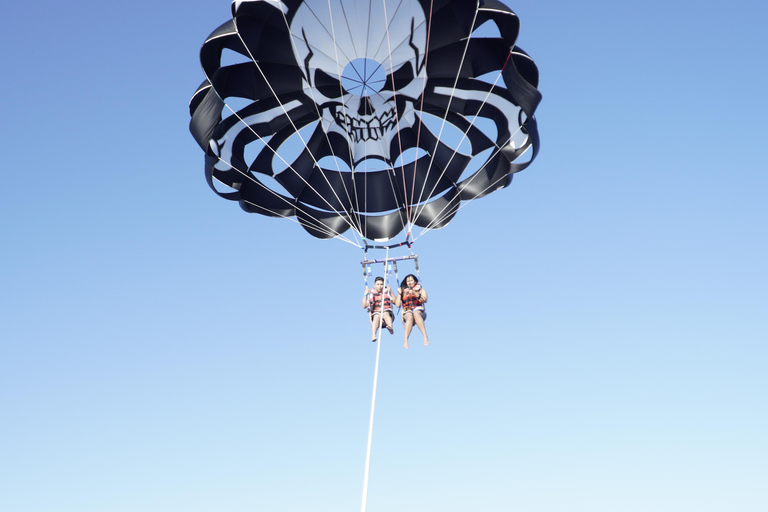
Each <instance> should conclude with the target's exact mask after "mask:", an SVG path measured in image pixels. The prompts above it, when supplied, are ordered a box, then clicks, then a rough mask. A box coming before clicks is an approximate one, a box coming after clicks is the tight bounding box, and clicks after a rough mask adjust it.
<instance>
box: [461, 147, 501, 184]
mask: <svg viewBox="0 0 768 512" xmlns="http://www.w3.org/2000/svg"><path fill="white" fill-rule="evenodd" d="M496 151H497V149H496V148H488V149H486V150H485V151H481V152H480V153H478V154H477V155H475V156H474V157H473V158H472V160H470V161H469V163H468V164H467V167H466V168H465V169H464V171H463V172H462V173H461V178H459V179H460V180H463V179H466V178H468V177H470V176H472V175H473V174H475V173H476V172H477V171H479V170H480V169H482V168H483V166H485V165H486V164H487V163H488V161H489V160H490V159H491V157H492V156H493V155H494V153H495V152H496Z"/></svg>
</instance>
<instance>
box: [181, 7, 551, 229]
mask: <svg viewBox="0 0 768 512" xmlns="http://www.w3.org/2000/svg"><path fill="white" fill-rule="evenodd" d="M518 31H519V20H518V18H517V16H516V15H515V14H514V13H513V12H512V11H511V10H510V9H509V8H508V7H506V6H505V5H504V4H502V3H500V2H497V1H495V0H480V1H479V2H478V1H477V0H474V1H473V0H434V1H430V0H303V1H302V0H284V1H280V0H238V1H235V2H233V3H232V19H231V20H229V21H227V22H226V23H224V24H223V25H221V26H220V27H219V28H218V29H216V30H215V31H214V32H213V33H212V34H211V35H210V36H209V37H208V39H207V40H206V41H205V43H204V44H203V47H202V49H201V51H200V60H201V64H202V67H203V71H204V73H205V77H206V79H205V81H204V82H203V83H202V85H201V86H200V87H199V88H198V90H197V91H196V92H195V94H194V96H193V97H192V100H191V102H190V114H191V117H192V119H191V122H190V130H191V132H192V134H193V136H194V138H195V140H196V141H197V143H198V144H199V145H200V147H201V148H202V149H203V150H204V151H205V154H206V158H205V175H206V178H207V180H208V184H209V185H210V186H211V188H212V189H213V190H214V191H215V192H216V193H217V194H219V195H220V196H221V197H224V198H226V199H230V200H233V201H238V202H239V203H240V206H241V207H242V208H243V209H245V210H246V211H248V212H253V213H260V214H263V215H267V216H274V217H285V218H292V219H294V220H297V221H298V222H299V223H300V224H301V225H302V226H303V227H304V228H305V229H306V230H307V231H308V232H309V233H310V234H312V235H313V236H315V237H318V238H333V237H340V238H343V237H342V233H344V232H345V231H347V230H348V229H350V228H351V229H352V230H353V233H355V235H354V236H355V238H357V235H359V236H361V237H362V238H364V239H369V240H375V241H386V240H390V239H392V238H393V237H395V236H397V235H398V234H399V233H400V232H401V231H402V230H403V229H404V228H407V229H408V230H409V231H410V229H411V227H412V226H413V225H416V226H420V227H422V228H424V229H425V230H429V229H436V228H441V227H444V226H445V225H447V224H448V222H450V220H451V219H452V218H453V217H454V215H455V214H456V212H457V210H458V209H459V208H460V206H461V203H462V201H470V200H473V199H475V198H478V197H482V196H485V195H487V194H489V193H490V192H493V191H495V190H498V189H501V188H504V187H506V186H507V185H509V183H510V182H511V180H512V175H513V174H514V173H516V172H518V171H520V170H522V169H524V168H525V167H527V166H528V165H529V164H530V163H531V162H532V161H533V159H534V158H535V156H536V153H537V152H538V146H539V140H538V131H537V126H536V119H535V116H534V112H535V110H536V107H537V105H538V103H539V101H540V100H541V94H540V93H539V91H538V90H537V87H538V69H537V68H536V65H535V63H534V62H533V60H532V59H531V58H530V57H529V56H528V55H527V54H526V53H525V52H524V51H523V50H521V49H520V48H518V47H517V46H516V40H517V36H518Z"/></svg>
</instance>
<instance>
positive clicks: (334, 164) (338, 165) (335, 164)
mask: <svg viewBox="0 0 768 512" xmlns="http://www.w3.org/2000/svg"><path fill="white" fill-rule="evenodd" d="M317 166H318V167H320V168H321V169H326V170H329V171H337V172H352V169H350V168H349V165H347V162H345V161H344V160H342V159H341V158H339V157H337V156H332V155H326V156H324V157H322V158H321V159H320V160H318V161H317Z"/></svg>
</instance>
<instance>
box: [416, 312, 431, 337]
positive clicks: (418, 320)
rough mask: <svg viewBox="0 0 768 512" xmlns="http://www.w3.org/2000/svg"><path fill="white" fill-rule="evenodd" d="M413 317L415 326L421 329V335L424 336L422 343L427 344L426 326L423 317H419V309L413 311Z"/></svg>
mask: <svg viewBox="0 0 768 512" xmlns="http://www.w3.org/2000/svg"><path fill="white" fill-rule="evenodd" d="M413 318H414V320H415V321H416V327H418V328H419V330H420V331H421V335H422V336H424V344H425V345H429V338H428V337H427V328H426V326H425V325H424V319H423V318H422V317H421V311H418V310H417V311H414V312H413Z"/></svg>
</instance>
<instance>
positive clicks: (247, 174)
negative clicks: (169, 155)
mask: <svg viewBox="0 0 768 512" xmlns="http://www.w3.org/2000/svg"><path fill="white" fill-rule="evenodd" d="M214 92H216V90H215V89H214ZM216 95H217V96H218V92H216ZM219 99H221V101H222V102H223V103H224V106H226V107H227V109H229V111H230V112H232V115H234V116H235V117H236V118H237V119H238V120H239V121H240V122H241V123H242V124H243V125H244V126H245V127H246V128H248V130H250V132H251V133H253V134H254V135H255V136H256V137H257V138H258V139H259V141H261V142H263V143H264V147H266V148H267V149H269V150H270V151H271V152H272V154H274V155H275V156H277V157H278V158H279V159H280V160H281V161H282V162H283V163H284V164H285V165H286V167H287V168H288V169H290V170H292V171H293V172H294V173H295V174H296V176H298V177H299V178H300V179H301V180H302V181H303V182H304V184H305V185H306V186H307V187H309V188H310V189H311V190H312V191H314V192H315V193H317V195H318V196H319V197H321V198H322V199H323V200H324V201H325V204H327V205H328V207H329V209H330V210H332V211H333V213H335V214H336V215H338V216H339V217H341V218H342V219H344V222H346V223H347V225H348V226H349V227H351V228H352V229H353V231H357V228H356V227H355V226H354V225H353V224H352V223H351V222H350V221H349V220H347V219H346V218H345V217H344V216H343V215H342V214H341V213H340V212H339V211H338V210H336V209H335V208H334V207H333V205H331V203H329V202H328V200H327V199H325V198H324V197H323V196H322V195H320V194H319V193H318V192H317V191H316V190H315V189H314V187H312V185H310V184H309V182H307V180H306V179H305V178H304V177H303V176H302V175H301V174H300V173H299V172H297V171H296V170H295V169H294V168H293V167H292V166H291V164H289V163H288V162H286V161H285V159H284V158H283V156H282V155H281V154H280V153H278V152H277V150H276V149H274V148H272V146H270V145H269V143H268V142H267V141H265V140H264V139H263V138H262V137H261V135H260V134H259V133H258V132H257V131H256V130H254V129H253V127H252V126H251V125H249V124H248V123H246V122H245V121H244V120H243V118H242V117H240V115H239V114H238V113H237V112H235V110H234V109H233V108H232V107H230V106H229V105H228V104H227V102H226V101H224V99H223V98H221V96H219ZM279 101H280V100H279V99H278V102H279ZM281 106H282V104H281ZM283 111H284V112H285V107H283ZM286 116H287V117H288V119H289V120H290V115H288V114H287V112H286ZM217 158H218V159H219V161H221V162H224V163H225V164H227V165H228V166H229V167H230V168H232V169H234V170H235V171H237V172H238V173H240V174H242V175H243V176H245V177H246V178H248V179H249V180H251V181H253V182H254V183H257V184H259V185H262V186H263V187H264V188H265V189H266V190H268V191H269V192H270V193H272V194H273V195H276V196H277V197H280V194H278V193H277V192H275V191H274V190H272V189H270V188H269V187H266V186H264V185H263V184H262V183H261V182H260V181H259V180H257V179H256V178H254V177H253V176H251V174H250V173H249V172H244V171H242V170H240V169H238V168H236V167H235V166H233V165H232V163H231V162H227V161H226V160H224V159H223V158H221V157H217ZM313 159H314V157H313ZM326 181H328V180H327V178H326ZM334 195H335V192H334ZM336 199H337V200H338V196H337V197H336ZM291 206H293V207H295V208H296V209H297V210H299V211H301V212H302V213H304V214H306V215H307V216H308V217H310V218H311V219H312V220H313V221H315V222H316V223H317V224H318V225H319V226H323V228H320V231H324V230H325V232H326V233H328V234H333V235H334V237H339V236H340V235H339V234H338V233H336V232H335V231H333V230H329V229H328V228H327V227H325V225H324V224H323V223H322V222H320V220H319V219H317V218H315V217H314V216H313V215H312V214H311V213H309V212H306V211H304V210H302V209H301V208H299V207H298V206H296V205H293V204H291ZM262 209H263V210H266V211H270V210H269V209H267V208H262ZM345 213H347V212H346V211H345ZM281 217H284V216H282V215H281ZM296 222H298V221H296ZM299 224H301V223H300V222H299ZM355 238H357V236H355ZM354 245H357V246H358V247H359V246H360V242H359V241H358V242H357V243H356V244H354Z"/></svg>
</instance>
